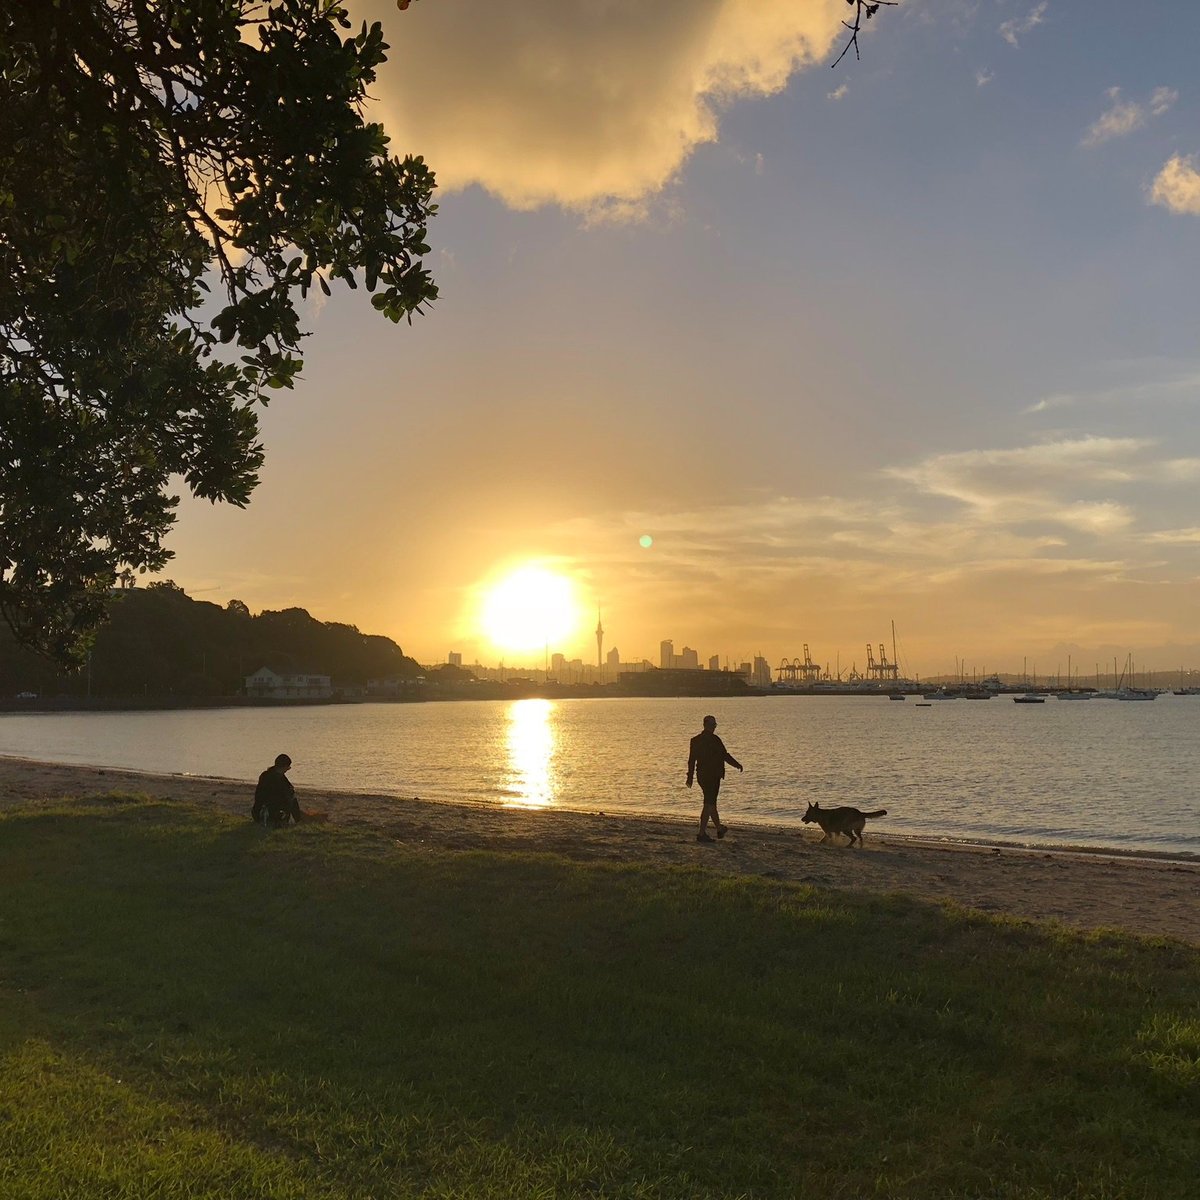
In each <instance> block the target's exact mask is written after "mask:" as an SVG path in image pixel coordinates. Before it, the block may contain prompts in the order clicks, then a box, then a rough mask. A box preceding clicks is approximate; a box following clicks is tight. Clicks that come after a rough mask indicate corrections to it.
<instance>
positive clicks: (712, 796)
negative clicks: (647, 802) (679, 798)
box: [687, 717, 742, 842]
mask: <svg viewBox="0 0 1200 1200" xmlns="http://www.w3.org/2000/svg"><path fill="white" fill-rule="evenodd" d="M726 763H728V764H729V765H730V766H731V767H737V769H738V770H739V771H740V770H742V764H741V763H740V762H738V760H737V759H736V758H734V757H733V755H732V754H730V753H729V751H728V750H726V749H725V743H724V742H723V741H721V739H720V738H719V737H717V718H716V717H705V718H704V728H703V729H702V730H701V731H700V732H699V733H698V734H696V736H695V737H694V738H692V741H691V748H690V750H689V753H688V765H687V785H688V787H691V786H692V778H693V776H694V777H695V778H696V779H699V780H700V790H701V791H702V792H703V793H704V807H703V808H702V809H701V810H700V832H699V833H698V834H696V841H698V842H711V841H712V838H711V837H709V836H708V821H709V818H710V817H711V818H712V823H713V828H714V829H716V831H717V837H719V838H723V837H724V836H725V826H724V825H722V824H721V818H720V816H719V815H718V813H717V793H718V792H719V791H720V790H721V780H722V779H724V778H725V764H726Z"/></svg>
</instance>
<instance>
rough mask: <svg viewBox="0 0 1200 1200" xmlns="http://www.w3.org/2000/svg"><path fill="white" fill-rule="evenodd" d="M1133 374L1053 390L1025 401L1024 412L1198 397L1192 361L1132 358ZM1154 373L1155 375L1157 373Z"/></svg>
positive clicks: (1186, 401) (1198, 383) (1199, 378)
mask: <svg viewBox="0 0 1200 1200" xmlns="http://www.w3.org/2000/svg"><path fill="white" fill-rule="evenodd" d="M1132 365H1133V366H1134V368H1135V378H1134V379H1133V380H1132V381H1131V382H1128V383H1119V384H1116V385H1114V386H1110V387H1102V388H1094V389H1091V390H1088V391H1077V392H1053V393H1051V394H1050V395H1048V396H1043V397H1042V398H1041V399H1040V400H1037V401H1035V402H1034V403H1033V404H1030V405H1028V406H1027V407H1026V408H1024V409H1022V410H1021V411H1022V412H1023V413H1025V414H1031V413H1043V412H1050V411H1051V410H1053V409H1063V408H1073V407H1076V406H1079V405H1101V404H1104V405H1109V404H1137V405H1143V406H1144V405H1149V404H1156V405H1162V404H1179V403H1183V404H1195V402H1196V401H1197V400H1198V399H1200V372H1198V371H1197V369H1196V366H1195V364H1194V363H1179V364H1171V365H1169V366H1168V367H1167V368H1166V369H1164V367H1163V365H1162V364H1160V363H1157V362H1155V361H1152V360H1151V361H1145V362H1143V361H1142V360H1135V361H1134V363H1133V364H1132ZM1156 376H1157V377H1156Z"/></svg>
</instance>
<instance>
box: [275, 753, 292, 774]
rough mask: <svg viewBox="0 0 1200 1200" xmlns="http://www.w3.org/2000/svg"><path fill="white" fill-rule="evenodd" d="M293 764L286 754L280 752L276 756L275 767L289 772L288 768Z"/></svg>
mask: <svg viewBox="0 0 1200 1200" xmlns="http://www.w3.org/2000/svg"><path fill="white" fill-rule="evenodd" d="M291 765H292V760H291V759H290V758H288V756H287V755H286V754H279V755H276V757H275V768H276V770H278V771H282V772H283V773H284V774H285V775H286V774H287V770H288V768H289V767H290V766H291Z"/></svg>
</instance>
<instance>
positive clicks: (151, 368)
mask: <svg viewBox="0 0 1200 1200" xmlns="http://www.w3.org/2000/svg"><path fill="white" fill-rule="evenodd" d="M399 7H401V8H404V7H407V4H406V3H401V4H400V5H399ZM350 30H351V25H350V20H349V17H348V15H347V13H346V10H345V8H344V6H343V3H342V0H273V2H272V3H270V4H267V3H264V2H263V0H37V2H33V3H17V4H5V5H4V6H3V9H2V10H0V272H2V278H3V285H2V286H0V613H2V615H3V616H4V618H5V620H6V621H7V622H8V624H9V625H10V627H11V628H12V630H13V632H14V633H15V634H16V636H17V637H18V639H19V640H20V641H22V642H23V643H25V644H26V645H30V646H33V647H35V648H37V649H39V650H40V651H42V652H43V653H46V654H49V655H51V656H52V657H54V658H56V659H57V660H58V661H59V662H61V663H63V664H69V663H71V662H78V661H80V660H81V658H82V656H83V655H84V654H85V653H86V649H87V646H88V644H89V639H90V638H91V636H92V635H93V634H94V632H95V630H96V629H97V628H98V626H99V625H100V623H101V622H102V621H103V620H104V617H105V614H106V611H107V609H108V604H109V598H110V589H111V588H112V587H113V585H114V583H115V582H116V579H117V577H118V575H119V574H121V573H123V572H125V571H128V570H131V569H136V570H157V569H159V568H161V567H162V566H163V565H164V564H165V563H166V562H167V560H168V559H169V558H170V557H171V553H170V551H169V550H168V549H166V547H165V546H164V545H163V539H164V536H165V535H166V533H167V531H168V530H169V529H170V526H171V525H172V523H173V521H174V509H175V506H176V504H177V502H178V500H177V497H175V496H173V495H171V494H170V491H169V484H170V480H171V477H172V476H178V477H180V478H181V479H182V480H183V482H184V484H185V485H186V486H187V488H188V489H189V490H190V491H191V493H192V494H193V495H195V496H197V497H201V498H204V499H207V500H210V501H212V502H214V503H215V502H217V501H224V502H227V503H231V504H236V505H239V506H240V505H244V504H246V503H247V501H248V500H249V497H250V493H251V491H252V490H253V488H254V486H255V484H256V483H257V480H258V470H259V467H260V466H261V464H262V461H263V450H262V446H261V445H260V443H259V441H258V418H257V410H256V406H257V405H258V404H264V405H265V404H266V403H267V397H268V392H269V391H270V390H271V389H278V388H290V387H291V386H292V384H293V381H294V380H295V378H296V376H297V374H298V372H299V370H300V368H301V365H302V357H301V354H300V343H301V340H302V338H303V337H304V336H305V335H304V334H303V333H302V331H301V328H300V318H299V314H298V312H297V309H296V303H297V300H298V299H303V298H304V297H305V296H307V294H308V292H309V290H310V289H312V288H314V287H317V288H320V289H321V291H322V292H324V293H325V294H327V295H328V294H329V291H330V283H331V281H333V280H341V281H342V282H343V283H345V284H346V285H347V286H349V287H351V288H354V287H356V286H357V285H358V282H359V280H360V279H361V280H362V282H363V283H364V284H365V286H366V288H367V289H368V290H369V291H371V292H373V293H374V295H373V297H372V304H373V306H374V307H375V308H376V309H377V310H379V311H380V312H381V313H382V314H383V315H384V316H386V317H388V318H390V319H391V320H392V321H399V320H400V319H401V318H402V317H403V318H407V319H409V320H411V318H412V315H413V314H414V313H419V312H421V311H423V309H424V306H425V305H426V304H428V303H429V302H431V301H432V300H433V299H434V298H435V297H436V295H437V288H436V286H435V285H434V283H433V281H432V279H431V278H430V276H429V274H428V272H427V271H426V270H425V269H424V267H423V266H422V263H421V256H422V255H424V254H426V253H428V247H427V246H426V245H425V237H426V224H427V221H428V219H429V217H430V216H431V214H432V213H434V212H435V211H436V208H435V206H434V205H433V204H432V202H431V200H432V195H433V189H434V178H433V175H432V174H431V172H430V171H429V170H428V168H427V167H426V165H425V163H424V162H423V160H422V159H421V158H419V157H411V156H410V157H406V158H404V159H399V158H396V157H393V156H390V155H389V153H388V148H387V147H388V139H387V137H386V135H385V133H384V131H383V128H382V126H380V125H379V124H376V123H373V122H369V121H366V120H365V119H364V117H363V111H364V106H365V103H366V99H367V89H368V88H369V86H370V85H371V83H372V81H373V80H374V78H375V72H376V68H377V67H378V66H379V64H380V63H382V62H383V61H384V59H385V56H386V50H387V45H386V43H385V42H384V40H383V35H382V31H381V29H380V26H379V25H378V24H375V25H371V26H369V27H368V26H367V25H366V24H364V25H363V26H362V27H361V28H360V29H359V30H358V31H357V32H354V31H351V32H349V33H347V32H346V31H350ZM343 35H344V36H343Z"/></svg>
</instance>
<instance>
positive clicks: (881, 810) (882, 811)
mask: <svg viewBox="0 0 1200 1200" xmlns="http://www.w3.org/2000/svg"><path fill="white" fill-rule="evenodd" d="M863 816H864V817H886V816H887V809H886V808H877V809H876V810H875V811H874V812H870V813H863Z"/></svg>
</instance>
